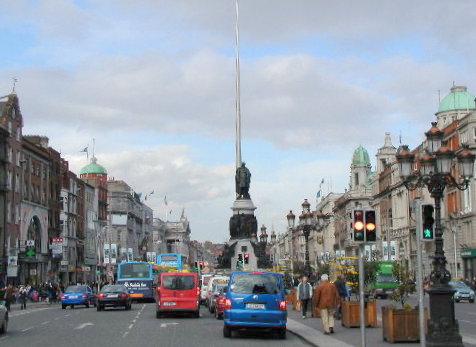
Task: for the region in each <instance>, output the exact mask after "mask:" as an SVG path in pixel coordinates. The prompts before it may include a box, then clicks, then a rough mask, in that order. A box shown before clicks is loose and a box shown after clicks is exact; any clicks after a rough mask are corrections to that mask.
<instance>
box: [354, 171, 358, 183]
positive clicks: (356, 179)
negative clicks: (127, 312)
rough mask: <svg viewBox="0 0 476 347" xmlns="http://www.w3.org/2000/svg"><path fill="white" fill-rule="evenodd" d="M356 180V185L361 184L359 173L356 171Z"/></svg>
mask: <svg viewBox="0 0 476 347" xmlns="http://www.w3.org/2000/svg"><path fill="white" fill-rule="evenodd" d="M354 181H355V185H356V186H358V185H359V173H358V172H357V173H355V174H354Z"/></svg>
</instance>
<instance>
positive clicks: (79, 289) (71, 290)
mask: <svg viewBox="0 0 476 347" xmlns="http://www.w3.org/2000/svg"><path fill="white" fill-rule="evenodd" d="M87 291H88V287H86V286H69V287H68V288H66V290H65V291H64V292H65V293H77V292H87Z"/></svg>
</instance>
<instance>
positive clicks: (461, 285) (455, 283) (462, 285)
mask: <svg viewBox="0 0 476 347" xmlns="http://www.w3.org/2000/svg"><path fill="white" fill-rule="evenodd" d="M450 285H452V286H453V287H457V288H468V286H467V285H466V283H464V282H461V281H450Z"/></svg>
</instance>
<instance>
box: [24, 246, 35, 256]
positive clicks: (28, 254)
mask: <svg viewBox="0 0 476 347" xmlns="http://www.w3.org/2000/svg"><path fill="white" fill-rule="evenodd" d="M25 254H26V256H27V257H30V258H32V257H34V256H35V255H36V250H35V249H34V248H30V249H28V250H27V251H26V252H25Z"/></svg>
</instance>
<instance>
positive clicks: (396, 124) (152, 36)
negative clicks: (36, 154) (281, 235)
mask: <svg viewBox="0 0 476 347" xmlns="http://www.w3.org/2000/svg"><path fill="white" fill-rule="evenodd" d="M234 20H235V12H234V0H167V1H165V0H134V1H131V0H76V1H74V0H2V1H1V2H0V42H1V43H2V49H1V50H0V95H5V94H8V93H9V92H10V91H11V89H12V77H16V78H17V79H18V83H17V93H18V96H19V98H20V107H21V109H22V114H23V117H24V123H25V127H24V133H25V134H41V135H46V136H48V137H49V138H50V144H51V145H52V146H53V147H54V148H56V149H58V150H61V153H62V154H63V156H64V157H65V158H66V159H68V160H69V161H70V167H71V168H72V170H73V171H75V172H79V170H80V168H81V167H82V166H84V165H85V164H86V156H85V155H82V154H81V153H80V152H79V151H80V150H81V149H83V148H84V147H86V146H88V145H89V148H90V149H92V139H93V138H95V139H96V156H97V158H98V161H99V163H101V164H102V165H104V166H105V167H106V168H107V170H108V172H109V175H110V176H111V177H114V178H116V179H123V180H125V181H126V182H128V183H129V184H130V185H131V186H132V187H133V188H134V189H135V190H136V191H137V192H142V193H143V194H144V195H145V194H147V193H150V192H152V191H154V194H153V195H152V196H150V198H149V199H148V200H147V203H148V204H149V205H150V206H151V207H152V208H153V209H154V211H155V214H156V216H158V217H160V218H162V219H164V218H165V215H166V213H167V211H170V210H172V213H171V217H170V218H172V219H174V218H178V217H179V215H180V212H181V210H182V208H185V212H186V214H187V216H188V217H189V219H190V222H191V228H192V238H194V239H198V240H213V241H224V240H227V239H228V235H229V233H228V220H229V218H230V215H231V210H230V206H231V205H232V203H233V200H234V162H235V158H234V116H235V111H234V100H235V92H234V78H235V74H234V29H235V22H234ZM475 21H476V6H474V1H472V0H467V1H464V0H459V1H450V0H448V1H442V0H428V1H423V0H420V1H387V0H380V1H375V0H359V1H344V0H333V1H328V0H327V1H318V0H240V26H241V48H242V51H241V53H242V56H241V66H242V75H241V82H242V117H243V120H242V122H243V160H244V161H246V162H247V166H248V167H249V168H250V170H251V172H252V183H251V196H252V198H253V200H254V202H255V205H257V207H258V210H257V211H256V214H257V218H258V222H259V224H260V225H261V224H265V225H266V226H267V227H268V229H271V227H272V226H274V227H275V229H276V231H277V232H279V231H282V230H284V227H285V222H286V221H285V215H286V214H287V212H288V211H289V209H293V210H295V211H297V210H299V209H300V204H301V202H302V201H303V199H304V198H308V199H310V201H311V202H312V203H313V205H315V196H316V192H317V190H318V189H319V183H320V182H321V180H322V179H323V178H324V180H325V184H324V186H323V188H324V193H327V192H328V191H329V190H331V189H332V190H333V191H334V192H343V191H344V188H346V187H347V186H348V176H349V166H350V160H351V157H352V153H353V150H354V149H355V148H356V147H358V145H359V144H361V145H363V146H364V147H366V148H367V149H368V150H369V154H370V156H371V158H372V160H374V156H375V152H376V149H377V148H378V147H380V146H382V145H383V140H384V133H385V132H386V131H389V132H391V133H392V137H393V142H394V145H395V146H398V144H399V138H400V134H401V138H402V141H403V142H404V143H408V144H410V145H412V146H414V145H416V144H418V143H419V142H421V141H422V139H423V136H424V135H423V132H424V131H426V130H427V129H428V128H429V126H430V122H431V121H433V120H434V119H435V118H434V113H435V112H436V111H437V108H438V91H441V96H442V97H443V96H444V95H446V94H447V93H448V92H449V89H450V87H451V86H452V85H453V82H454V83H456V84H457V85H466V86H468V89H469V91H470V92H473V94H474V93H475V92H476V85H475V83H474V76H475V72H476V60H475V59H474V53H475V49H474V47H475V41H474V38H475V37H476V26H475V25H474V23H475ZM331 182H332V187H331ZM165 195H166V196H167V200H168V206H167V207H166V206H164V197H165Z"/></svg>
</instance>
